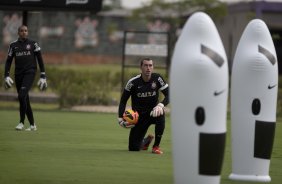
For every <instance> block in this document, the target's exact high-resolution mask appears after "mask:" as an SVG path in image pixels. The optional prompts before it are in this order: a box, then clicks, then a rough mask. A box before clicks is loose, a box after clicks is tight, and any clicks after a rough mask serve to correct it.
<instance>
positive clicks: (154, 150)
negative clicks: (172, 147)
mask: <svg viewBox="0 0 282 184" xmlns="http://www.w3.org/2000/svg"><path fill="white" fill-rule="evenodd" d="M152 153H154V154H159V155H161V154H163V153H164V152H163V151H162V150H161V149H160V147H159V146H154V147H153V149H152Z"/></svg>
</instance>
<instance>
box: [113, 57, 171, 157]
mask: <svg viewBox="0 0 282 184" xmlns="http://www.w3.org/2000/svg"><path fill="white" fill-rule="evenodd" d="M140 69H141V74H139V75H137V76H135V77H133V78H131V79H130V80H129V81H128V82H127V84H126V86H125V88H124V90H123V93H122V96H121V99H120V104H119V109H118V123H119V125H120V126H122V127H124V128H131V129H130V134H129V145H128V149H129V151H140V150H147V149H148V147H149V145H150V143H151V141H152V140H153V139H154V136H153V135H148V136H147V137H146V138H144V137H145V135H146V133H147V130H148V128H149V126H150V125H152V124H155V142H154V145H153V148H152V153H155V154H163V152H162V151H161V149H160V142H161V139H162V135H163V133H164V129H165V112H164V106H166V105H167V104H168V103H169V95H168V91H169V88H168V84H167V83H166V82H165V80H164V79H163V77H162V76H161V75H160V74H158V73H152V72H153V69H154V65H153V60H152V59H150V58H144V59H142V60H141V62H140ZM159 91H161V92H162V93H163V94H164V99H163V100H162V101H161V102H159V101H158V99H159ZM129 97H131V106H132V109H133V110H135V111H137V112H138V113H139V120H138V123H137V124H136V125H132V124H130V123H128V122H126V121H125V120H123V118H122V116H123V113H124V111H125V108H126V103H127V101H128V99H129Z"/></svg>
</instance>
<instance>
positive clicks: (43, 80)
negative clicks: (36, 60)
mask: <svg viewBox="0 0 282 184" xmlns="http://www.w3.org/2000/svg"><path fill="white" fill-rule="evenodd" d="M37 85H38V87H39V89H40V90H41V91H43V90H45V89H46V88H47V81H46V75H45V72H41V74H40V79H39V81H38V83H37Z"/></svg>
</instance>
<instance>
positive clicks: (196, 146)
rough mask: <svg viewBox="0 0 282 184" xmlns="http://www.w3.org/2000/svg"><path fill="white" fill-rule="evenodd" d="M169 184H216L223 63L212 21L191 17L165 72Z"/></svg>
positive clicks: (222, 140)
mask: <svg viewBox="0 0 282 184" xmlns="http://www.w3.org/2000/svg"><path fill="white" fill-rule="evenodd" d="M170 72H171V73H170V86H171V87H170V101H171V122H172V144H173V145H172V147H173V167H174V181H175V183H177V184H184V183H188V184H190V183H191V184H218V183H220V174H221V168H222V162H223V156H224V147H225V135H226V108H227V95H228V63H227V58H226V54H225V50H224V47H223V44H222V41H221V39H220V36H219V34H218V31H217V29H216V27H215V25H214V23H213V21H212V19H211V18H210V17H209V16H208V15H207V14H205V13H202V12H197V13H195V14H193V15H192V16H191V17H190V18H189V19H188V21H187V22H186V24H185V25H184V27H183V30H182V32H181V35H180V36H179V38H178V41H177V43H176V45H175V49H174V53H173V57H172V64H171V71H170Z"/></svg>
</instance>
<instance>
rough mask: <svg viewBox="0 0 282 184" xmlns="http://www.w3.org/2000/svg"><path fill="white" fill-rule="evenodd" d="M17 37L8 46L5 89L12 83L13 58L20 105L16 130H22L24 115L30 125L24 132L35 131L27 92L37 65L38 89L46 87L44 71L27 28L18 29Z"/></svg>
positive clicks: (23, 26) (41, 60)
mask: <svg viewBox="0 0 282 184" xmlns="http://www.w3.org/2000/svg"><path fill="white" fill-rule="evenodd" d="M18 35H19V38H18V40H16V41H14V42H12V43H11V44H10V46H9V50H8V56H7V60H6V64H5V72H4V78H5V87H6V88H10V87H12V85H13V83H14V81H13V80H12V79H11V77H10V68H11V65H12V61H13V58H15V82H16V88H17V92H18V99H19V104H20V108H19V109H20V122H19V124H18V126H17V127H16V130H23V129H24V121H25V115H26V116H27V119H28V121H29V123H30V127H29V128H27V129H26V130H29V131H31V130H33V131H35V130H37V127H36V125H35V123H34V118H33V113H32V109H31V106H30V101H29V95H28V92H29V90H30V88H31V87H32V84H33V81H34V78H35V74H36V70H37V63H38V65H39V68H40V71H41V74H40V80H39V81H38V85H39V88H40V90H44V89H45V88H46V87H47V82H46V76H45V69H44V64H43V59H42V56H41V52H40V47H39V45H38V43H36V42H35V41H32V40H30V39H28V38H27V36H28V29H27V26H25V25H22V26H20V27H19V28H18Z"/></svg>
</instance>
